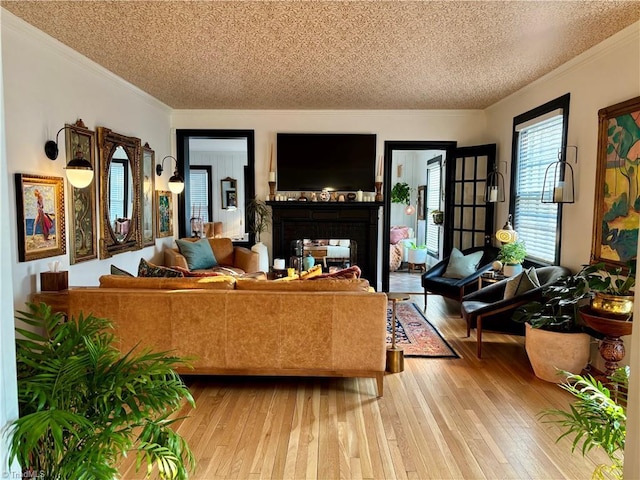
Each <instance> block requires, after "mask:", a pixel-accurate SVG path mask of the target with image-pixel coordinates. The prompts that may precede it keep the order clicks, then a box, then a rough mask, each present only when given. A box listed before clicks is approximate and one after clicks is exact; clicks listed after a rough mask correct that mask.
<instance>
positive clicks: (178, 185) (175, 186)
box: [156, 155, 184, 194]
mask: <svg viewBox="0 0 640 480" xmlns="http://www.w3.org/2000/svg"><path fill="white" fill-rule="evenodd" d="M167 158H170V159H171V160H173V161H174V162H176V166H175V169H174V170H173V175H172V176H171V178H169V190H171V191H172V192H173V193H175V194H179V193H182V191H183V190H184V179H183V178H182V176H181V175H180V174H179V173H178V160H176V159H175V157H172V156H171V155H167V156H166V157H164V158H163V159H162V162H160V163H159V164H158V165H156V175H158V176H160V175H162V172H163V171H164V161H165V160H166V159H167Z"/></svg>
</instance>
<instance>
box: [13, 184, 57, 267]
mask: <svg viewBox="0 0 640 480" xmlns="http://www.w3.org/2000/svg"><path fill="white" fill-rule="evenodd" d="M15 179H16V205H17V218H18V229H17V230H18V258H19V260H20V261H21V262H28V261H30V260H36V259H39V258H46V257H54V256H56V255H64V254H65V253H66V251H67V248H66V237H65V223H64V222H65V220H64V183H63V182H64V179H63V178H62V177H43V176H37V175H24V174H21V173H16V177H15Z"/></svg>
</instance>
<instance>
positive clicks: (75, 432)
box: [7, 304, 195, 480]
mask: <svg viewBox="0 0 640 480" xmlns="http://www.w3.org/2000/svg"><path fill="white" fill-rule="evenodd" d="M28 307H29V311H27V312H19V316H18V317H17V318H18V320H20V321H22V322H25V323H26V324H27V325H29V326H31V327H32V328H33V329H35V330H37V331H39V332H44V333H34V331H32V330H31V329H29V330H27V329H23V328H16V332H17V333H18V335H19V336H21V338H19V339H18V340H16V360H17V369H18V402H19V407H20V418H18V419H17V420H15V421H14V422H13V423H12V424H11V425H10V427H9V429H8V431H7V432H8V434H9V435H10V452H9V457H10V461H12V460H14V459H15V460H17V461H18V462H19V463H20V465H21V466H22V467H23V469H25V471H28V472H31V473H34V474H37V475H39V476H42V477H44V478H47V479H105V480H113V479H114V478H117V476H118V470H117V468H116V466H117V465H118V462H119V461H120V460H121V459H122V457H124V456H125V455H126V454H127V452H129V451H135V452H136V454H137V465H138V467H139V466H140V465H141V464H144V465H145V466H146V467H147V469H148V471H150V470H151V469H152V468H153V467H154V466H155V467H156V468H157V469H158V472H159V476H160V478H163V479H185V478H187V477H188V475H187V473H188V470H190V469H193V468H194V466H195V462H194V459H193V456H192V454H191V450H190V449H189V446H188V445H187V443H186V442H185V440H184V439H183V438H182V437H181V436H180V435H179V434H177V433H176V432H174V431H173V430H172V429H171V425H172V423H174V422H175V420H176V419H172V418H170V416H171V415H172V414H173V413H174V412H175V411H176V410H177V409H179V408H180V407H181V406H182V404H183V402H184V401H187V402H189V403H190V404H191V405H192V406H195V405H194V401H193V398H192V396H191V394H190V392H189V390H188V388H187V387H186V386H185V385H184V383H183V382H182V380H181V379H180V377H179V376H178V375H177V374H176V373H175V372H174V370H173V369H174V367H177V366H179V365H182V364H183V361H182V360H181V359H179V358H176V357H171V356H167V355H166V354H165V353H154V352H151V351H149V350H143V351H141V352H133V351H131V352H128V353H127V354H125V355H122V354H121V353H120V352H119V351H118V350H117V349H116V347H115V346H114V345H113V343H114V340H115V338H114V336H113V335H112V334H111V332H110V331H109V329H110V328H111V324H110V322H109V321H108V320H106V319H101V318H96V317H94V316H92V315H87V316H83V315H80V316H79V317H78V318H75V319H71V320H69V321H66V320H65V319H64V317H63V316H62V314H60V313H57V314H53V313H52V312H51V308H50V307H48V306H46V305H45V304H40V305H38V306H36V305H33V304H28Z"/></svg>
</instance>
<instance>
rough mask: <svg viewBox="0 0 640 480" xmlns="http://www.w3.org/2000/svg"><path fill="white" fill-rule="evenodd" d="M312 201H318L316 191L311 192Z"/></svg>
mask: <svg viewBox="0 0 640 480" xmlns="http://www.w3.org/2000/svg"><path fill="white" fill-rule="evenodd" d="M311 201H312V202H317V201H318V196H317V195H316V192H311Z"/></svg>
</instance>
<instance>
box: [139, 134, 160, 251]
mask: <svg viewBox="0 0 640 480" xmlns="http://www.w3.org/2000/svg"><path fill="white" fill-rule="evenodd" d="M140 163H141V171H140V175H141V181H142V189H141V194H142V196H141V197H140V202H141V203H140V215H141V217H140V218H141V220H140V225H141V228H142V246H143V247H148V246H150V245H154V244H155V241H156V226H155V223H156V222H155V209H154V196H155V193H156V192H155V190H156V187H155V168H156V154H155V152H154V151H153V150H152V149H151V147H150V146H149V144H148V143H145V144H144V146H143V147H142V161H141V162H140Z"/></svg>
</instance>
